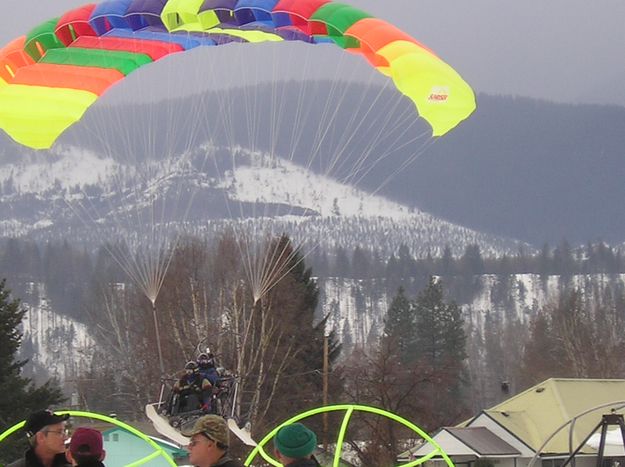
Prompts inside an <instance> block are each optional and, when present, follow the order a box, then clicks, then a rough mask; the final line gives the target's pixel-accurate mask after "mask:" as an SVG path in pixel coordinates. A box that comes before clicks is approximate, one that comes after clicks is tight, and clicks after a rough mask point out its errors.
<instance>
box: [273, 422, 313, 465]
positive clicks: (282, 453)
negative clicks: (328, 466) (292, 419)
mask: <svg viewBox="0 0 625 467" xmlns="http://www.w3.org/2000/svg"><path fill="white" fill-rule="evenodd" d="M273 446H274V448H275V449H274V451H275V454H276V457H277V459H278V460H279V461H280V463H281V464H282V465H283V466H285V467H318V466H319V463H318V462H317V461H316V460H315V458H314V457H313V455H312V453H313V452H314V450H315V449H316V448H317V435H315V432H314V431H311V430H309V429H308V428H306V427H305V426H304V425H303V424H301V423H293V424H291V425H286V426H283V427H282V428H280V429H279V430H278V432H277V433H276V436H274V438H273Z"/></svg>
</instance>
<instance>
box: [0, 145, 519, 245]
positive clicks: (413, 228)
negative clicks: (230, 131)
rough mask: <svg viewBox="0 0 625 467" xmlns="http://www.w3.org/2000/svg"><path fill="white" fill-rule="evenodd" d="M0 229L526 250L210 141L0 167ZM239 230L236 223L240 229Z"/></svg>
mask: <svg viewBox="0 0 625 467" xmlns="http://www.w3.org/2000/svg"><path fill="white" fill-rule="evenodd" d="M0 187H1V191H0V219H1V220H0V235H2V236H17V237H21V236H29V237H32V238H34V239H36V240H43V241H45V240H49V239H60V238H62V239H64V240H68V241H70V242H72V243H83V244H87V245H88V246H90V247H97V246H99V244H101V243H103V242H104V241H110V240H112V239H120V240H121V239H124V240H128V239H129V238H141V237H146V236H147V235H149V234H153V232H154V231H157V232H158V234H159V235H162V236H167V235H172V234H174V233H180V232H184V233H185V234H191V235H198V236H213V235H218V234H219V233H220V232H222V231H223V229H224V228H225V226H232V225H239V226H241V225H246V227H245V228H246V229H247V230H249V229H251V230H252V231H254V232H256V234H257V235H263V234H265V235H266V234H267V233H268V232H270V233H278V234H279V233H282V232H286V233H288V234H289V235H290V236H291V238H292V239H293V241H294V242H295V243H296V244H301V245H308V246H310V247H321V248H333V247H336V246H337V245H342V246H345V247H350V246H355V245H362V246H364V247H375V248H377V249H379V250H381V252H382V253H383V254H391V253H393V252H394V251H396V250H397V248H398V247H399V245H401V244H406V245H407V246H408V247H409V248H410V250H411V252H412V254H414V255H415V256H422V255H424V254H426V253H427V252H430V253H432V254H437V253H440V252H441V251H442V250H443V248H444V247H445V246H446V245H449V246H451V247H452V250H453V251H454V253H457V254H460V253H461V252H462V251H463V249H464V247H465V246H466V245H468V244H478V245H479V246H480V248H481V249H482V251H483V252H484V254H486V255H489V254H500V253H504V252H512V251H516V250H517V249H518V242H516V241H514V240H511V239H505V238H500V237H496V236H493V235H488V234H485V233H480V232H477V231H474V230H471V229H467V228H464V227H462V226H459V225H454V224H452V223H449V222H446V221H444V220H442V219H439V218H436V217H434V216H431V215H429V214H427V213H425V212H422V211H419V210H417V209H414V208H409V207H407V206H405V205H402V204H399V203H396V202H393V201H390V200H387V199H385V198H383V197H381V196H377V195H372V194H369V193H366V192H365V191H363V190H361V189H358V188H355V187H354V186H352V185H350V184H347V183H342V182H341V181H339V180H336V179H335V178H332V177H331V176H330V175H323V174H319V173H315V172H314V171H312V170H310V169H309V168H306V167H302V166H301V165H298V164H296V163H294V162H292V161H288V160H285V159H281V158H279V157H277V156H274V155H271V154H267V153H261V152H258V151H256V152H253V151H249V150H246V149H245V148H234V149H231V150H227V149H225V148H219V147H214V146H212V145H210V144H207V145H204V146H202V147H199V148H197V149H195V150H194V151H193V152H189V153H185V154H182V155H178V156H176V157H175V158H169V159H166V160H161V161H150V162H146V163H138V162H136V161H132V162H129V161H125V162H121V161H118V160H114V159H113V158H111V157H107V156H103V155H101V154H96V153H94V152H92V151H88V150H85V149H81V148H77V147H69V146H66V147H60V148H58V149H56V150H54V151H49V152H46V153H42V154H39V153H32V154H30V155H29V156H28V157H24V158H20V159H18V160H12V161H10V162H5V163H4V164H2V165H1V166H0ZM239 230H240V229H239Z"/></svg>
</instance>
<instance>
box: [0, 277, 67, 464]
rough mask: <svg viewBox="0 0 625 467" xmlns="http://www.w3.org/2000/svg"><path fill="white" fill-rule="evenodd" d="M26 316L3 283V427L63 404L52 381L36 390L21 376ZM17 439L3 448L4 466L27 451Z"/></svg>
mask: <svg viewBox="0 0 625 467" xmlns="http://www.w3.org/2000/svg"><path fill="white" fill-rule="evenodd" d="M25 314H26V310H25V309H24V308H22V306H21V303H20V301H19V300H18V299H11V293H10V290H9V289H7V288H6V281H5V280H2V281H0V394H2V397H0V424H2V426H4V427H9V426H12V425H13V424H15V423H17V422H19V421H20V420H23V419H24V417H25V415H27V414H28V413H30V412H33V411H35V410H41V409H45V408H47V407H49V406H51V405H55V404H58V403H60V402H62V401H63V397H62V395H61V391H60V389H59V388H58V387H57V386H56V384H54V383H53V382H51V381H48V382H47V383H46V384H44V385H43V386H40V387H36V386H35V385H34V383H33V382H32V381H31V380H30V379H29V378H25V377H23V376H22V375H21V370H22V367H23V366H24V365H25V364H26V361H24V360H18V359H17V353H18V351H19V348H20V344H21V342H22V334H21V332H20V330H19V325H20V323H21V322H22V319H23V318H24V315H25ZM20 441H23V440H19V439H17V438H15V439H9V440H8V441H7V442H6V443H3V444H2V445H1V446H0V463H8V462H10V461H12V460H14V459H15V458H16V457H18V456H19V454H20V453H21V451H22V450H23V448H24V445H23V443H20Z"/></svg>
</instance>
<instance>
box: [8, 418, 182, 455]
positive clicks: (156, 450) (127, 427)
mask: <svg viewBox="0 0 625 467" xmlns="http://www.w3.org/2000/svg"><path fill="white" fill-rule="evenodd" d="M54 413H58V414H61V415H64V414H68V415H70V416H72V417H83V418H93V419H96V420H101V421H103V422H108V423H111V424H113V425H117V426H118V427H120V428H123V429H124V430H126V431H129V432H130V433H132V434H133V435H135V436H138V437H139V438H141V439H142V440H143V441H145V442H146V443H148V444H149V445H150V446H151V447H152V448H154V452H153V453H152V454H149V455H147V456H145V457H143V458H142V459H139V460H138V461H135V462H133V463H131V464H127V465H126V467H138V466H140V465H143V464H145V463H146V462H150V461H151V460H152V459H156V458H157V457H158V456H162V457H163V458H164V459H165V460H166V461H167V462H168V463H169V464H170V465H171V466H172V467H177V466H176V463H175V462H174V460H173V459H172V458H171V456H170V455H169V454H167V452H165V450H164V449H163V448H162V447H160V446H159V445H158V444H157V443H156V442H154V441H153V440H152V439H150V437H149V436H147V435H146V434H145V433H142V432H141V431H139V430H137V429H136V428H134V427H132V426H130V425H128V424H127V423H124V422H120V421H119V420H116V419H114V418H111V417H107V416H106V415H101V414H99V413H92V412H83V411H80V410H59V411H55V412H54ZM25 423H26V421H25V420H24V421H21V422H19V423H17V424H15V425H13V426H12V427H11V428H9V429H7V430H5V431H4V432H3V433H2V434H0V443H2V442H3V441H4V440H5V439H6V438H7V437H9V436H11V435H12V434H13V433H15V432H16V431H17V430H19V429H20V428H22V427H23V426H24V424H25Z"/></svg>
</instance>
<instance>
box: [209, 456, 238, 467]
mask: <svg viewBox="0 0 625 467" xmlns="http://www.w3.org/2000/svg"><path fill="white" fill-rule="evenodd" d="M212 467H243V463H242V462H241V461H239V460H237V459H233V458H232V457H230V456H229V455H228V454H226V455H224V456H223V457H222V458H221V459H219V460H218V461H217V462H216V463H215V464H213V465H212Z"/></svg>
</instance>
